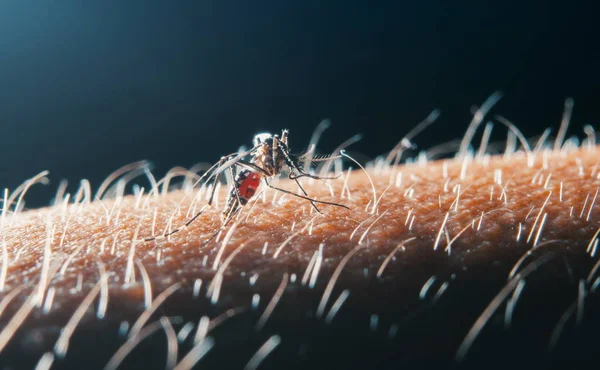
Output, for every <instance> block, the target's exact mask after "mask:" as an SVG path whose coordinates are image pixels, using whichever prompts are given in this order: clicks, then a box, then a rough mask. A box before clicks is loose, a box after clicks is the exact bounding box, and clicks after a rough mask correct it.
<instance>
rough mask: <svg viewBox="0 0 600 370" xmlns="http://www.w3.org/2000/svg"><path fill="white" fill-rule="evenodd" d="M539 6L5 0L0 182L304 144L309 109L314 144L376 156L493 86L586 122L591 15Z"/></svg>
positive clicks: (513, 111)
mask: <svg viewBox="0 0 600 370" xmlns="http://www.w3.org/2000/svg"><path fill="white" fill-rule="evenodd" d="M549 3H550V2H548V1H529V2H522V3H521V2H510V1H502V2H498V3H497V4H494V3H493V2H487V1H479V2H472V3H461V2H455V1H439V2H414V3H413V2H407V1H362V2H361V1H308V0H307V1H236V2H227V1H198V0H195V1H162V2H159V1H123V0H120V1H87V0H78V1H66V0H65V1H25V0H14V1H2V2H0V128H1V131H0V140H1V141H0V158H1V159H2V162H1V164H0V187H10V188H11V189H14V187H16V186H17V185H18V184H19V183H21V182H22V181H23V180H24V179H25V178H27V177H29V176H31V175H33V174H35V173H37V172H39V171H41V170H43V169H49V170H50V171H51V178H52V180H53V186H51V188H49V189H48V190H38V193H36V194H38V196H39V199H44V202H46V201H47V200H48V199H49V198H50V196H51V194H53V192H54V189H55V187H56V185H57V184H58V180H59V179H61V178H68V179H69V180H71V182H70V184H71V185H70V187H69V191H73V190H74V189H75V187H76V184H77V183H78V180H79V179H80V178H82V177H85V178H88V179H90V180H91V181H92V183H93V184H94V185H96V186H97V185H98V184H99V183H100V181H101V180H102V179H103V178H104V177H105V176H106V175H108V174H109V173H110V172H112V171H113V170H114V169H116V168H117V167H120V166H121V165H123V164H126V163H128V162H132V161H136V160H139V159H149V160H151V161H152V162H153V163H154V164H155V169H156V171H157V173H158V175H162V174H164V172H165V171H166V170H168V169H169V168H171V167H173V166H176V165H181V166H190V165H192V164H194V163H196V162H199V161H214V160H216V159H218V157H219V156H220V155H221V154H225V153H229V152H232V151H235V150H236V149H237V148H238V146H239V145H242V144H247V145H249V144H250V140H251V138H252V136H253V135H254V134H255V133H256V132H258V131H265V130H267V131H268V130H270V131H278V130H280V129H281V128H284V127H287V128H289V129H290V130H291V139H290V140H291V144H292V147H293V149H294V148H295V149H296V150H297V151H301V150H303V149H304V148H305V147H306V145H307V143H308V140H309V137H310V134H311V132H312V130H313V129H314V127H315V126H316V125H317V124H318V123H319V121H320V120H321V119H323V118H330V119H331V120H332V122H333V126H332V128H330V129H329V130H328V131H327V134H326V136H325V137H324V139H323V141H322V145H321V148H322V149H323V150H332V149H333V148H334V147H335V146H337V145H338V144H339V143H340V142H342V141H343V140H345V139H346V138H348V137H350V136H352V135H353V134H355V133H358V132H361V133H363V134H364V135H365V139H364V140H363V141H362V142H360V143H358V144H356V145H355V146H354V150H357V151H360V152H363V153H365V154H366V155H368V156H375V155H377V154H380V153H382V152H385V151H387V150H389V149H390V148H391V147H393V146H394V145H395V144H396V142H397V141H398V140H399V139H400V138H401V137H402V135H403V134H405V133H406V132H407V131H408V130H409V129H410V128H411V127H412V126H413V125H414V124H416V123H417V122H419V121H420V120H422V119H423V118H424V117H425V116H427V114H428V113H429V112H430V111H431V110H433V109H434V108H439V109H441V111H442V116H441V117H440V119H439V121H438V122H437V123H436V126H434V127H433V128H431V129H429V130H428V131H426V132H424V133H423V134H422V135H421V136H419V137H418V139H417V142H418V143H419V144H420V145H421V146H423V147H426V146H429V145H432V144H437V143H440V142H442V141H445V140H449V139H452V138H457V137H460V136H461V135H462V133H463V132H464V130H465V129H466V126H467V124H468V122H469V120H470V109H471V106H472V105H474V104H480V103H481V102H482V101H483V100H485V99H486V98H487V97H488V96H489V95H490V94H491V93H492V92H493V91H495V90H500V91H502V92H503V93H504V98H503V100H502V101H501V102H500V103H499V104H498V106H497V107H496V108H495V112H498V113H502V114H503V115H505V116H507V117H508V118H509V119H511V120H512V121H514V122H515V123H516V124H517V125H518V126H520V127H521V128H523V131H524V133H525V135H526V136H533V135H536V134H539V133H540V132H541V131H542V130H543V128H545V127H547V126H554V127H558V124H559V122H560V119H561V115H562V110H563V103H564V99H565V98H566V97H573V98H574V99H575V113H574V117H573V118H574V120H573V121H574V126H576V127H577V128H581V127H582V125H583V124H586V123H591V124H593V123H595V122H597V120H598V119H600V108H598V97H600V94H598V92H599V90H600V77H599V76H600V73H599V71H598V67H599V66H600V63H599V62H600V57H599V55H598V46H597V43H598V40H597V36H598V35H597V33H596V31H595V29H596V27H595V19H594V14H597V13H596V12H594V10H593V9H588V8H586V7H584V6H583V5H581V4H583V3H579V5H578V4H577V3H576V4H572V3H568V4H567V3H566V2H563V3H562V4H561V5H549ZM500 131H502V133H500ZM576 132H580V130H577V131H576ZM497 133H498V135H499V136H498V137H503V136H504V135H505V129H503V128H501V127H500V126H498V128H497ZM44 192H45V193H44ZM32 196H34V195H32ZM29 204H30V205H31V204H36V202H35V199H34V201H33V202H30V203H29Z"/></svg>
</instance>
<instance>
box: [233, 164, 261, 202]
mask: <svg viewBox="0 0 600 370" xmlns="http://www.w3.org/2000/svg"><path fill="white" fill-rule="evenodd" d="M260 177H261V176H260V175H259V174H257V173H256V172H251V171H248V173H247V174H246V177H245V178H241V179H239V180H240V181H239V183H238V192H239V194H240V197H242V198H244V199H245V200H249V199H250V198H252V197H253V196H254V194H255V193H256V189H258V186H259V185H260Z"/></svg>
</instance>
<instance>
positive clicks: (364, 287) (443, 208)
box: [0, 139, 600, 369]
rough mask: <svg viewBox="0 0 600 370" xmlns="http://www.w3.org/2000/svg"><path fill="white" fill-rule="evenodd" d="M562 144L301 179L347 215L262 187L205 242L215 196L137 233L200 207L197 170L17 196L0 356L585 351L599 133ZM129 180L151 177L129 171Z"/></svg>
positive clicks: (246, 363)
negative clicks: (151, 182) (148, 181)
mask: <svg viewBox="0 0 600 370" xmlns="http://www.w3.org/2000/svg"><path fill="white" fill-rule="evenodd" d="M555 143H558V145H553V144H555ZM555 143H550V144H548V145H540V146H536V147H535V148H533V149H528V150H520V151H514V150H513V149H511V148H510V146H509V149H507V150H506V151H505V152H504V153H503V154H500V155H495V156H490V155H488V154H486V153H485V145H483V146H484V149H483V150H481V151H475V152H474V153H472V154H471V153H466V154H462V155H458V156H457V157H456V158H453V159H444V160H438V161H431V160H426V159H425V157H420V158H419V157H418V158H416V159H415V160H414V161H412V162H411V163H408V164H404V165H400V166H389V165H388V164H387V163H384V162H383V161H380V162H376V163H375V164H373V165H371V166H369V168H368V169H367V171H366V172H365V171H363V170H360V169H359V170H354V171H346V170H345V171H343V172H341V176H340V177H339V178H337V179H335V180H327V181H324V180H313V179H302V180H301V183H302V186H303V187H304V189H305V190H306V191H307V193H308V194H309V195H310V196H311V197H313V198H316V199H318V200H322V201H328V202H338V203H340V204H343V205H345V206H348V207H349V209H344V208H341V207H335V206H329V205H320V204H317V207H319V209H320V210H321V212H322V214H319V213H317V212H315V211H314V210H313V209H312V207H311V205H310V203H309V202H308V201H307V200H305V199H301V198H297V197H294V196H292V195H289V194H283V193H281V192H277V191H275V190H272V189H268V188H266V187H264V186H263V187H261V188H260V189H259V193H258V194H257V195H256V196H255V197H254V198H253V199H252V200H251V201H250V202H249V203H248V204H247V205H246V206H245V207H243V210H242V211H241V212H240V213H239V214H238V216H237V217H236V218H235V219H234V220H232V221H231V222H230V223H229V224H228V225H227V226H226V227H225V228H224V229H223V230H222V232H221V234H220V235H219V236H218V237H217V238H215V239H214V240H213V241H211V242H210V243H209V244H207V245H206V246H205V247H203V248H199V246H201V245H202V244H203V242H204V241H205V240H206V239H207V238H210V237H211V236H212V235H213V234H214V233H215V231H217V230H218V229H219V228H220V227H221V220H220V212H221V209H222V207H223V205H224V202H225V198H226V195H227V189H226V187H225V186H222V187H221V188H220V189H218V190H217V199H216V200H215V202H214V203H213V205H212V206H211V207H207V208H206V209H205V211H204V212H203V213H202V214H201V215H200V216H199V217H198V218H197V219H196V220H195V221H194V222H192V223H191V224H190V225H189V227H187V228H184V229H183V230H181V231H180V232H177V233H175V234H173V235H171V236H169V237H168V238H160V237H159V238H157V239H156V240H155V241H151V242H145V241H143V239H144V238H148V237H152V236H160V235H161V234H165V233H167V232H168V231H170V230H173V229H175V228H177V227H180V225H183V224H185V223H186V221H188V220H189V219H190V218H191V217H192V216H193V215H194V214H196V212H197V211H199V210H200V209H202V208H203V207H205V206H206V195H207V189H206V188H200V187H195V188H192V186H191V185H192V184H193V181H194V179H195V177H194V175H191V174H189V173H187V174H186V175H187V177H185V181H184V185H183V186H182V189H180V190H173V191H170V192H163V191H162V184H159V185H158V186H155V187H154V188H153V189H152V190H151V191H148V190H146V191H145V192H141V191H139V189H138V192H137V194H134V195H124V194H123V191H124V189H125V187H124V183H123V182H118V181H116V182H113V183H111V185H113V186H109V188H108V191H107V192H104V194H99V196H98V197H97V198H98V199H95V198H94V197H92V195H91V192H88V191H87V190H86V186H85V185H83V186H82V188H81V189H82V190H81V192H79V194H71V195H69V196H67V195H66V194H62V195H60V196H59V197H58V198H57V199H59V200H58V201H57V202H56V204H55V205H54V206H52V207H48V208H43V209H38V210H29V211H26V212H22V211H19V206H18V205H17V203H18V202H19V194H18V193H13V194H16V195H15V196H14V197H13V200H12V203H10V202H9V201H8V200H7V199H10V198H11V194H8V197H5V198H4V199H5V201H4V202H3V204H4V205H5V209H8V210H12V211H14V210H15V209H17V212H11V211H5V212H3V216H2V242H3V246H2V251H0V261H1V271H0V283H1V286H0V288H1V289H2V291H1V293H0V351H1V352H0V354H1V355H0V363H1V365H2V366H3V367H5V368H11V369H12V368H14V369H17V368H31V367H33V366H35V365H36V364H37V365H38V366H40V368H47V367H48V366H49V365H51V366H52V368H89V369H92V368H104V367H105V366H107V367H108V368H114V367H117V366H120V368H165V367H166V368H177V369H183V368H189V367H190V366H193V365H194V364H196V366H198V367H202V368H211V369H212V368H217V369H228V368H236V369H242V368H247V369H254V368H260V369H267V368H269V369H270V368H273V369H281V368H286V369H287V368H298V369H317V368H326V369H348V368H383V369H387V368H390V369H394V368H400V367H403V366H406V365H409V366H411V365H412V366H415V365H418V366H427V365H453V366H455V367H469V366H473V367H476V366H479V365H481V364H487V365H489V364H493V365H498V366H504V365H507V366H508V365H515V364H535V365H536V367H544V366H545V367H548V366H550V365H553V366H556V365H557V364H560V363H561V361H567V360H568V361H570V363H571V364H572V363H573V362H577V361H585V360H587V359H591V358H592V353H593V352H592V351H590V350H588V349H589V348H593V341H590V340H589V338H594V337H593V336H592V335H593V334H594V332H595V331H596V329H597V328H598V324H599V321H598V317H594V316H597V315H594V308H596V307H597V304H598V298H597V293H596V287H597V286H598V281H600V280H597V278H598V276H600V274H597V270H598V265H597V264H596V262H597V261H598V259H597V257H596V254H597V246H598V235H599V233H598V230H600V229H599V226H600V225H599V223H600V212H599V210H598V207H597V203H598V202H600V199H598V189H599V186H600V180H599V178H600V168H599V161H598V149H597V147H596V146H595V139H594V140H588V141H587V142H584V143H583V144H582V145H580V146H578V145H576V144H574V142H573V141H567V142H565V143H564V144H563V143H562V139H560V140H557V141H556V142H555ZM354 167H355V166H354ZM136 171H137V172H136ZM133 173H144V172H143V171H142V172H140V167H139V166H137V167H136V166H132V168H129V169H128V171H124V173H123V174H122V175H123V176H125V177H127V176H128V174H133ZM367 174H368V175H367ZM155 181H156V180H155ZM158 181H160V180H158ZM275 183H277V185H278V186H280V187H282V188H285V189H288V190H291V191H294V192H296V191H297V187H296V185H295V184H294V183H293V182H292V181H290V180H287V179H286V180H284V179H281V180H279V181H276V182H275ZM29 184H30V185H32V186H33V182H30V183H29ZM115 184H116V185H115ZM35 186H38V185H35ZM167 187H168V186H167ZM100 199H101V200H100ZM574 358H577V359H576V360H575V359H574Z"/></svg>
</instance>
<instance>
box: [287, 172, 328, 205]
mask: <svg viewBox="0 0 600 370" xmlns="http://www.w3.org/2000/svg"><path fill="white" fill-rule="evenodd" d="M291 176H292V172H290V174H289V175H288V177H289V178H290V179H293V180H294V181H296V184H297V185H298V187H299V188H300V190H301V191H302V193H304V195H305V196H307V197H308V193H307V192H306V190H304V188H303V187H302V185H301V184H300V181H298V179H297V178H292V177H291ZM310 204H311V205H312V206H313V208H314V209H315V211H317V212H318V213H320V214H323V212H321V211H320V210H319V208H317V205H316V204H315V202H313V201H312V200H311V201H310Z"/></svg>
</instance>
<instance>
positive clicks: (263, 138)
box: [252, 132, 273, 146]
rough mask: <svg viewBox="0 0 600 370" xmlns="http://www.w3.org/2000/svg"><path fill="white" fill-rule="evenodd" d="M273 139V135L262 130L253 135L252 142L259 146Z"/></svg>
mask: <svg viewBox="0 0 600 370" xmlns="http://www.w3.org/2000/svg"><path fill="white" fill-rule="evenodd" d="M272 140H273V135H271V134H270V133H268V132H262V133H260V134H256V135H254V140H252V143H253V144H254V146H259V145H261V144H266V143H267V142H271V141H272Z"/></svg>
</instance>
